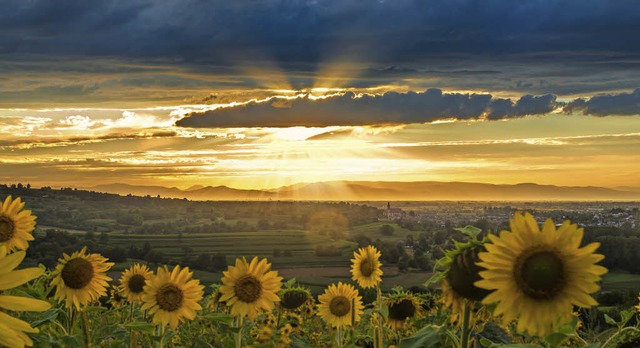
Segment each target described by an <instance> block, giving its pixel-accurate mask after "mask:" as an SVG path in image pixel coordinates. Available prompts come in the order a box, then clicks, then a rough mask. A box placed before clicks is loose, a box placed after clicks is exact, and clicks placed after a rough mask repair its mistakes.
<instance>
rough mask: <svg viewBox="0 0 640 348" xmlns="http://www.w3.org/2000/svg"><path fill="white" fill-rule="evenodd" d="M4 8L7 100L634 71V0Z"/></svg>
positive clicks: (582, 87) (557, 88) (1, 32)
mask: <svg viewBox="0 0 640 348" xmlns="http://www.w3.org/2000/svg"><path fill="white" fill-rule="evenodd" d="M2 10H3V11H1V12H0V54H2V60H3V64H2V66H0V72H6V71H7V70H8V71H9V72H12V73H11V76H8V77H9V78H10V79H12V80H10V81H6V82H7V83H4V84H3V86H0V105H7V106H8V107H13V106H15V104H16V103H22V105H24V104H25V103H27V102H28V101H29V99H30V98H31V100H43V99H44V97H47V100H45V102H48V103H71V102H73V101H77V100H83V101H87V102H89V103H95V102H106V101H110V100H112V99H118V100H119V101H122V100H129V99H130V98H139V100H154V101H158V100H159V99H160V100H164V99H169V100H171V101H176V100H182V99H185V98H189V97H194V96H195V97H197V96H198V95H200V96H206V95H209V93H211V92H212V91H214V92H215V90H216V89H218V90H220V89H224V88H226V89H234V88H266V87H267V86H269V83H270V82H273V81H275V80H277V85H278V86H280V85H281V82H284V84H285V85H287V84H288V85H289V86H288V87H290V88H308V87H313V86H319V87H326V86H323V85H322V83H325V84H326V85H331V84H332V83H334V84H335V85H336V86H341V87H345V86H349V87H354V86H359V87H370V86H377V85H382V84H394V85H404V86H407V85H409V86H411V87H413V88H412V89H413V90H424V89H426V88H431V87H437V88H444V89H449V90H474V89H477V90H483V91H498V92H500V91H506V92H513V91H516V92H517V93H512V94H518V95H521V94H532V95H541V94H546V93H552V94H556V95H567V94H580V93H584V94H582V95H587V94H586V93H591V92H598V93H603V92H604V93H606V92H609V91H612V90H616V89H621V88H634V87H636V86H635V85H633V86H631V84H637V81H638V78H640V73H639V72H638V66H639V65H640V45H634V44H629V43H633V42H636V41H637V40H636V33H638V32H640V5H639V4H638V3H637V2H634V1H599V0H585V1H583V2H582V3H581V4H580V6H575V4H573V3H571V2H566V1H561V0H545V1H514V2H505V1H482V2H478V1H477V0H455V1H451V0H432V1H421V0H398V1H378V0H324V1H306V0H292V1H282V0H265V1H228V0H208V1H201V0H166V1H153V0H132V1H118V0H104V1H80V0H68V1H51V0H31V1H22V0H6V1H3V2H2ZM23 62H30V63H31V64H32V65H29V64H24V63H23ZM91 62H93V63H91ZM4 63H6V64H4ZM38 63H40V64H38ZM0 75H2V76H3V77H4V76H6V75H5V74H0ZM14 75H16V76H17V77H15V76H14ZM123 75H125V76H123ZM213 77H218V79H215V78H213ZM21 78H23V79H24V80H20V79H21ZM14 79H18V81H21V82H23V84H15V82H14V81H13V80H14ZM87 81H91V82H92V83H91V84H87ZM543 81H544V82H543ZM93 82H96V83H97V85H95V86H94V85H93ZM320 82H322V83H320ZM56 84H57V85H56ZM274 85H276V83H275V82H274ZM38 86H42V87H43V89H38V88H37V87H38ZM148 86H153V87H155V88H149V89H146V90H145V89H143V88H141V89H138V88H140V87H148ZM278 88H279V87H278ZM6 89H13V90H6ZM131 89H134V90H133V91H132V90H131ZM12 93H14V94H12ZM12 103H13V104H12ZM497 115H500V113H498V114H497Z"/></svg>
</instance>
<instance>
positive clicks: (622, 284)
mask: <svg viewBox="0 0 640 348" xmlns="http://www.w3.org/2000/svg"><path fill="white" fill-rule="evenodd" d="M628 289H640V274H629V273H622V272H609V273H607V274H605V275H604V277H602V290H628Z"/></svg>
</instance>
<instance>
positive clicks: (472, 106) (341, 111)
mask: <svg viewBox="0 0 640 348" xmlns="http://www.w3.org/2000/svg"><path fill="white" fill-rule="evenodd" d="M557 105H558V104H557V103H556V101H555V96H552V95H545V96H530V95H525V96H523V97H521V98H520V99H519V100H518V101H517V102H516V103H513V102H512V101H510V100H508V99H500V98H493V97H492V96H491V95H490V94H462V93H442V91H441V90H439V89H429V90H427V91H425V92H421V93H415V92H408V93H395V92H389V93H385V94H384V95H363V96H361V97H356V95H355V94H354V93H351V92H349V93H345V94H343V95H340V96H334V97H329V98H325V99H317V100H314V99H311V98H309V96H303V97H298V98H295V99H284V98H272V99H270V100H269V101H266V102H250V103H248V104H245V105H241V106H236V107H228V108H220V109H216V110H213V111H208V112H204V113H192V114H190V115H188V116H187V117H185V118H183V119H181V120H179V121H178V122H177V123H176V124H177V125H178V126H183V127H291V126H308V127H322V126H362V125H373V124H408V123H424V122H432V121H436V120H441V119H447V118H456V119H459V120H466V119H477V118H480V117H482V116H484V115H488V116H489V117H490V118H492V119H499V118H510V117H520V116H524V115H538V114H545V113H549V112H551V111H552V110H553V109H554V108H555V107H556V106H557Z"/></svg>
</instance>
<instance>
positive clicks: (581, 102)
mask: <svg viewBox="0 0 640 348" xmlns="http://www.w3.org/2000/svg"><path fill="white" fill-rule="evenodd" d="M564 111H565V112H567V113H583V114H585V115H594V116H607V115H640V88H637V89H636V90H634V91H633V92H631V93H620V94H607V95H597V96H594V97H591V98H589V99H576V100H574V101H572V102H571V103H569V104H568V105H567V106H566V107H565V108H564Z"/></svg>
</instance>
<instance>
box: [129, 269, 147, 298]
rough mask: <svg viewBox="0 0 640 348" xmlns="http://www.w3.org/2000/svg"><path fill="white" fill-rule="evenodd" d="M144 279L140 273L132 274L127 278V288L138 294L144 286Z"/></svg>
mask: <svg viewBox="0 0 640 348" xmlns="http://www.w3.org/2000/svg"><path fill="white" fill-rule="evenodd" d="M145 281H146V279H144V276H143V275H141V274H135V275H133V276H131V278H129V282H128V283H127V287H128V288H129V291H130V292H132V293H134V294H139V293H141V292H142V289H143V288H144V282H145Z"/></svg>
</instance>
